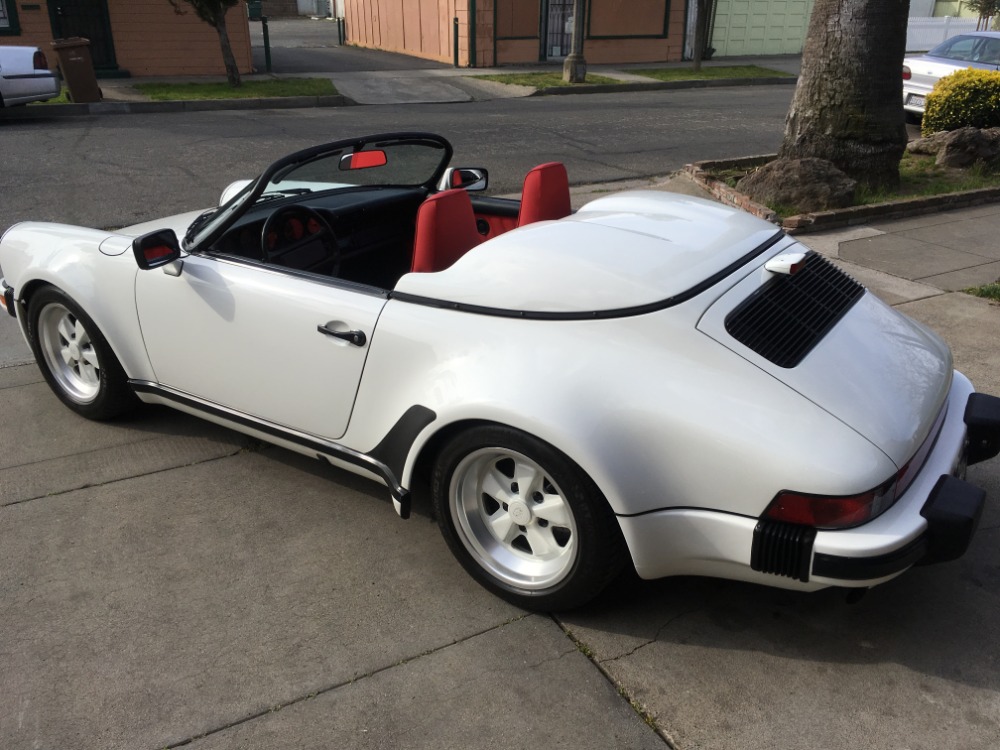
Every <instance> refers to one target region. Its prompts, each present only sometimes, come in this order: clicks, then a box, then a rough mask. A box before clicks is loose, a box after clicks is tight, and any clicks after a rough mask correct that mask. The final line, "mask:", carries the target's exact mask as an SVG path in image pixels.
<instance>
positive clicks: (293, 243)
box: [260, 206, 340, 276]
mask: <svg viewBox="0 0 1000 750" xmlns="http://www.w3.org/2000/svg"><path fill="white" fill-rule="evenodd" d="M260 245H261V250H262V252H263V258H264V262H265V263H273V264H275V265H278V266H287V267H288V268H296V269H298V270H300V271H312V270H316V269H317V268H320V267H322V268H323V273H328V274H330V275H331V276H336V275H337V272H338V271H339V270H340V250H339V249H338V247H337V236H336V234H334V231H333V227H331V226H330V222H328V221H327V220H326V219H325V218H323V215H322V214H320V213H319V212H318V211H315V210H314V209H311V208H308V207H306V206H286V207H284V208H279V209H278V210H277V211H275V212H274V213H273V214H271V215H270V216H269V217H267V221H265V222H264V228H263V230H261V235H260Z"/></svg>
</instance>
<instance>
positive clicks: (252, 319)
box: [136, 253, 386, 439]
mask: <svg viewBox="0 0 1000 750" xmlns="http://www.w3.org/2000/svg"><path fill="white" fill-rule="evenodd" d="M182 263H183V267H182V269H181V273H180V274H179V275H172V273H171V268H173V267H168V268H166V269H165V268H160V269H154V270H150V271H144V272H140V273H139V274H138V275H137V280H136V308H137V310H138V315H139V324H140V326H141V328H142V335H143V339H144V340H145V344H146V351H147V353H148V355H149V359H150V362H151V364H152V366H153V370H154V372H155V373H156V378H157V381H158V382H159V384H160V385H162V386H167V387H169V388H173V389H176V390H178V391H182V392H184V393H186V394H190V395H193V396H196V397H198V398H200V399H204V400H206V401H209V402H211V403H212V404H215V405H218V406H222V407H225V408H227V409H231V410H235V411H237V412H240V413H241V414H245V415H249V416H251V417H254V418H257V419H261V420H265V421H267V422H270V423H273V424H276V425H281V426H284V427H287V428H290V429H294V430H298V431H301V432H305V433H308V434H310V435H315V436H319V437H323V438H329V439H335V438H339V437H340V436H341V435H343V434H344V432H345V431H346V430H347V423H348V420H349V419H350V416H351V409H352V407H353V404H354V398H355V394H356V393H357V390H358V385H359V383H360V380H361V372H362V370H363V368H364V364H365V357H366V355H367V353H368V345H369V341H370V339H371V336H372V333H373V332H374V330H375V323H376V321H377V320H378V316H379V313H380V312H381V310H382V307H383V306H384V305H385V302H386V297H385V294H383V293H378V292H377V290H366V288H363V287H351V286H348V285H345V284H343V283H338V282H336V281H334V280H331V279H329V278H325V277H314V276H310V275H308V274H302V273H296V272H290V271H287V270H283V269H279V268H273V267H267V266H264V265H262V264H258V263H253V262H247V261H241V260H240V259H235V258H229V257H227V256H217V255H211V254H198V253H196V254H192V255H189V256H187V257H185V258H184V260H183V261H182ZM352 332H354V333H352ZM337 333H339V334H340V337H338V336H336V335H334V334H337Z"/></svg>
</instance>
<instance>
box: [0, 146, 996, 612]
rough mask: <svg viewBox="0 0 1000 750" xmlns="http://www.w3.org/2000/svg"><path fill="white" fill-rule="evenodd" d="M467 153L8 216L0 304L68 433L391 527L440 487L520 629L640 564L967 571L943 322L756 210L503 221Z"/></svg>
mask: <svg viewBox="0 0 1000 750" xmlns="http://www.w3.org/2000/svg"><path fill="white" fill-rule="evenodd" d="M451 155H452V148H451V146H450V144H449V143H448V142H447V141H446V140H445V139H443V138H441V137H439V136H435V135H431V134H427V133H394V134H385V135H375V136H370V137H363V138H356V139H351V140H343V141H338V142H335V143H330V144H327V145H324V146H318V147H315V148H311V149H308V150H305V151H301V152H299V153H296V154H293V155H291V156H288V157H286V158H284V159H281V160H280V161H278V162H276V163H274V164H272V165H271V166H270V167H268V168H267V169H266V170H265V171H264V173H263V174H262V175H261V176H260V177H258V178H257V179H256V180H253V181H245V182H240V183H236V184H234V185H231V186H230V187H229V188H227V189H226V191H225V192H224V193H223V196H222V201H221V203H220V206H219V207H217V208H214V209H211V210H209V211H196V212H193V213H189V214H183V215H180V216H173V217H169V218H166V219H161V220H158V221H152V222H148V223H145V224H141V225H138V226H132V227H126V228H124V229H121V230H119V231H115V232H111V231H99V230H95V229H85V228H81V227H71V226H64V225H59V224H43V223H34V222H28V223H23V224H18V225H16V226H14V227H12V228H11V229H9V230H8V231H7V232H6V233H5V234H4V236H3V239H2V241H0V265H2V270H3V274H4V279H3V282H2V286H3V298H4V304H5V306H6V308H7V310H8V312H9V313H10V314H11V315H14V316H16V317H17V321H18V323H19V325H20V327H21V330H22V332H23V334H24V336H25V338H26V339H27V340H28V342H29V343H30V345H31V347H32V348H33V350H34V353H35V356H36V359H37V361H38V364H39V366H40V368H41V370H42V372H43V374H44V375H45V378H46V379H47V380H48V382H49V384H50V385H51V386H52V389H53V391H54V392H55V394H56V395H57V396H58V397H59V398H60V399H62V401H63V402H65V403H66V405H67V406H69V407H70V408H71V409H73V410H74V411H76V412H78V413H80V414H82V415H84V416H87V417H91V418H95V419H105V418H110V417H114V416H115V415H117V414H119V413H121V412H122V411H124V410H125V409H128V408H130V407H132V406H133V405H134V404H135V402H137V401H139V400H141V401H144V402H150V403H161V404H167V405H169V406H173V407H175V408H178V409H181V410H183V411H186V412H190V413H192V414H197V415H200V416H202V417H205V418H207V419H210V420H212V421H215V422H218V423H221V424H224V425H228V426H230V427H232V428H234V429H236V430H240V431H243V432H245V433H248V434H250V435H253V436H256V437H258V438H260V439H263V440H268V441H271V442H274V443H277V444H279V445H282V446H285V447H287V448H289V449H292V450H295V451H299V452H301V453H305V454H308V455H311V456H315V457H318V458H320V459H323V460H327V461H329V462H330V463H332V464H335V465H337V466H341V467H344V468H347V469H349V470H351V471H355V472H358V473H361V474H365V475H367V476H369V477H372V478H374V479H376V480H379V481H381V482H383V483H384V484H385V485H387V486H388V488H389V491H390V493H391V495H392V498H393V501H394V503H395V507H396V509H397V511H398V512H399V514H400V515H402V516H403V517H406V516H407V515H408V514H409V510H410V498H411V489H412V488H413V487H422V486H427V487H429V489H430V495H431V501H432V503H433V508H434V512H435V514H436V516H437V519H438V522H439V524H440V526H441V530H442V532H443V534H444V536H445V539H446V540H447V542H448V544H449V546H450V547H451V549H452V550H453V551H454V553H455V555H456V556H457V558H458V559H459V561H460V562H461V563H462V565H463V566H464V567H465V568H466V569H467V570H468V571H469V572H470V573H471V574H472V575H473V576H474V577H475V578H476V579H478V580H479V581H480V582H481V583H482V584H483V585H485V586H486V587H488V588H489V589H491V590H492V591H494V592H496V593H497V594H499V595H501V596H503V597H506V598H507V599H509V600H510V601H513V602H515V603H517V604H519V605H522V606H524V607H527V608H532V609H562V608H568V607H573V606H577V605H579V604H581V603H583V602H585V601H587V600H588V599H590V598H592V597H593V596H595V595H596V594H597V593H598V592H600V591H601V590H602V589H603V588H604V587H605V586H606V585H607V584H608V583H609V582H610V581H611V580H612V579H613V578H614V577H615V576H616V575H617V574H618V573H619V572H620V571H621V570H622V568H623V566H625V565H632V566H634V567H635V569H636V570H637V571H638V573H639V575H640V576H642V577H644V578H658V577H662V576H671V575H682V574H683V575H709V576H721V577H725V578H733V579H740V580H744V581H753V582H757V583H763V584H769V585H773V586H781V587H785V588H791V589H798V590H814V589H819V588H822V587H826V586H844V587H855V588H865V587H869V586H873V585H875V584H878V583H882V582H884V581H887V580H889V579H890V578H893V577H894V576H896V575H898V574H900V573H901V572H903V571H904V570H906V569H907V568H909V567H910V566H912V565H914V564H915V563H917V562H933V561H939V560H949V559H954V558H956V557H958V556H960V555H961V554H963V552H964V551H965V549H966V547H967V546H968V544H969V541H970V539H971V537H972V535H973V533H974V531H975V528H976V525H977V522H978V519H979V517H980V514H981V512H982V507H983V504H984V501H985V498H984V493H983V491H982V490H980V489H978V488H976V487H974V486H972V485H971V484H969V483H967V482H966V481H964V480H963V479H962V476H963V474H964V470H965V466H966V465H967V464H968V463H972V462H975V461H982V460H984V459H987V458H990V457H992V456H994V455H996V454H997V453H998V452H1000V399H997V398H994V397H992V396H987V395H983V394H976V393H973V389H972V386H971V385H970V383H969V381H968V380H967V379H966V378H965V377H964V376H962V375H961V374H960V373H958V372H955V371H953V369H952V359H951V354H950V352H949V350H948V348H947V346H946V345H945V344H944V343H943V342H942V341H941V340H940V339H939V338H938V337H937V336H936V335H934V334H933V333H932V332H931V331H929V330H927V329H926V328H924V327H922V326H921V325H920V324H918V323H915V322H914V321H912V320H910V319H909V318H907V317H905V316H903V315H901V314H899V313H897V312H896V311H894V310H892V309H891V308H889V307H887V306H886V305H884V304H883V303H881V302H880V301H879V300H878V299H876V298H875V297H874V296H873V295H871V294H869V293H868V292H866V291H865V289H864V288H863V287H861V286H860V285H859V284H858V283H856V282H855V281H854V280H853V279H851V278H850V277H848V276H847V275H845V274H844V273H842V272H841V271H840V270H838V269H837V268H836V267H835V266H833V265H832V264H830V263H829V262H828V261H826V260H824V259H823V258H822V257H820V256H818V255H816V254H814V253H812V252H809V251H807V250H806V248H804V247H803V246H802V245H800V244H799V243H798V242H796V241H795V240H794V239H792V238H791V237H788V236H786V235H785V234H783V233H782V232H781V231H780V230H779V229H777V228H776V227H774V226H773V225H771V224H769V223H767V222H764V221H761V220H759V219H756V218H754V217H752V216H749V215H747V214H745V213H741V212H739V211H735V210H732V209H729V208H726V207H723V206H720V205H716V204H713V203H709V202H705V201H700V200H696V199H692V198H686V197H681V196H677V195H669V194H664V193H657V192H630V193H621V194H617V195H611V196H607V197H603V198H600V199H598V200H595V201H593V202H591V203H589V204H587V205H586V206H585V207H583V208H582V209H580V210H579V211H577V212H576V213H572V214H571V213H570V204H569V189H568V183H567V180H566V172H565V169H564V168H563V167H562V165H559V164H546V165H542V166H540V167H538V168H536V169H534V170H532V171H531V172H530V173H529V175H528V177H527V179H526V180H525V189H524V193H523V194H522V198H521V200H520V201H516V200H505V199H500V198H492V197H486V196H484V195H481V194H479V193H478V192H477V191H478V190H480V189H482V188H484V187H485V185H486V181H487V174H486V170H483V169H472V168H449V166H448V165H449V161H450V158H451ZM178 236H180V237H181V238H182V239H180V240H179V239H178ZM421 480H426V482H424V481H421Z"/></svg>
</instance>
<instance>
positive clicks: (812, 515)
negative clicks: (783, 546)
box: [764, 477, 896, 529]
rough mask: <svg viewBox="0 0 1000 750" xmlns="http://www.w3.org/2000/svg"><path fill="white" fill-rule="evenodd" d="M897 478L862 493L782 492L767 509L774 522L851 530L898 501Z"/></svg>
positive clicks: (766, 512)
mask: <svg viewBox="0 0 1000 750" xmlns="http://www.w3.org/2000/svg"><path fill="white" fill-rule="evenodd" d="M895 486H896V481H895V477H894V478H893V479H892V480H891V481H889V482H886V483H885V484H884V485H882V486H881V487H878V488H876V489H874V490H869V491H868V492H863V493H861V494H860V495H843V496H828V495H806V494H803V493H800V492H788V491H785V492H779V493H778V496H777V497H775V498H774V500H772V501H771V504H770V505H768V506H767V510H766V511H764V517H765V518H769V519H770V520H772V521H784V522H785V523H794V524H798V525H800V526H814V527H815V528H818V529H847V528H850V527H851V526H859V525H860V524H863V523H865V522H866V521H870V520H871V519H873V518H875V516H877V515H879V514H880V513H881V512H882V511H884V510H886V509H887V508H888V507H889V506H890V505H892V504H893V502H895V500H896V493H895Z"/></svg>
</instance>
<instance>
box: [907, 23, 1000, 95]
mask: <svg viewBox="0 0 1000 750" xmlns="http://www.w3.org/2000/svg"><path fill="white" fill-rule="evenodd" d="M965 68H979V69H980V70H1000V32H997V31H975V32H970V33H968V34H959V35H958V36H953V37H952V38H951V39H947V40H945V41H944V42H942V43H941V44H939V45H938V46H937V47H935V48H934V49H932V50H931V51H930V52H928V53H927V54H924V55H914V56H912V57H906V58H904V59H903V109H905V110H906V111H907V112H911V113H913V114H915V115H922V114H923V113H924V105H925V103H926V101H927V95H928V94H929V93H930V92H931V90H932V89H933V88H934V84H936V83H937V82H938V81H939V80H941V79H942V78H944V77H945V76H946V75H950V74H951V73H954V72H955V71H956V70H964V69H965Z"/></svg>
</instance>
